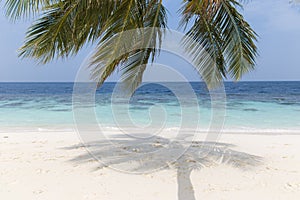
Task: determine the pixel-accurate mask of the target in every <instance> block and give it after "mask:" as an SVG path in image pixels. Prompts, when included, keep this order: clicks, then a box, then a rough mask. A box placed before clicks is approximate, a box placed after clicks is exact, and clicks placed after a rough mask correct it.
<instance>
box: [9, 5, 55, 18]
mask: <svg viewBox="0 0 300 200" xmlns="http://www.w3.org/2000/svg"><path fill="white" fill-rule="evenodd" d="M58 1H59V0H7V1H6V3H5V7H6V15H7V16H8V17H10V18H11V19H12V20H16V19H19V18H21V17H25V18H27V17H30V16H31V15H34V14H35V13H38V12H39V11H41V9H42V8H43V7H46V6H49V5H50V4H52V3H55V2H58Z"/></svg>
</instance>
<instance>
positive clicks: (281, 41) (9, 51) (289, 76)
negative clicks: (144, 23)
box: [0, 0, 300, 82]
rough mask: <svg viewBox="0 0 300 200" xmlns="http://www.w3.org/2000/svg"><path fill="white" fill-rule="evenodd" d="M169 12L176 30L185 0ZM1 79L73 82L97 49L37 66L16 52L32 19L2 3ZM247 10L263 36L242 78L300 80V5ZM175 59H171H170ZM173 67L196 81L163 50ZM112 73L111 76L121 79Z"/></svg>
mask: <svg viewBox="0 0 300 200" xmlns="http://www.w3.org/2000/svg"><path fill="white" fill-rule="evenodd" d="M164 2H165V5H166V6H167V7H168V10H169V12H170V16H169V27H170V28H173V29H176V28H177V22H178V20H179V15H178V13H177V10H178V8H179V6H180V2H181V0H178V1H175V0H165V1H164ZM0 5H1V7H2V9H1V15H0V26H1V31H0V44H1V45H0V56H1V64H0V69H1V73H0V81H25V82H26V81H74V79H75V76H76V73H77V70H78V68H79V67H80V65H81V63H82V62H83V60H84V58H85V57H86V56H87V55H88V54H89V53H90V51H92V48H88V47H86V48H85V49H83V50H82V51H81V52H80V53H79V55H78V56H76V57H73V58H70V59H68V60H64V61H53V62H52V63H50V64H47V65H36V63H35V62H34V61H33V60H29V59H23V60H21V59H20V58H18V56H17V52H16V50H17V49H18V47H20V46H21V45H22V42H23V38H24V35H25V32H26V28H27V27H28V26H29V24H30V23H29V22H24V21H19V22H17V23H12V22H10V21H9V20H8V19H7V18H6V17H5V15H4V11H3V3H2V4H0ZM243 14H244V15H245V17H246V19H247V20H248V21H249V22H250V24H251V25H252V26H253V28H254V29H255V30H256V32H257V33H258V34H259V36H260V38H259V43H258V47H259V53H260V56H259V58H258V59H257V66H256V70H255V71H253V72H251V73H250V74H247V75H246V76H244V78H243V79H242V80H245V81H249V80H251V81H255V80H259V81H262V80H300V64H299V59H300V56H299V53H300V8H298V7H295V6H293V5H291V4H289V0H264V1H261V0H252V1H250V2H249V3H247V4H246V5H245V6H244V10H243ZM170 60H171V61H170ZM158 62H161V63H163V64H168V65H169V66H174V67H175V68H178V70H182V72H183V73H184V74H185V75H186V77H187V78H188V79H189V80H197V75H196V73H195V72H194V70H193V69H192V67H191V66H189V65H187V64H186V63H184V62H181V61H179V60H176V59H175V60H174V59H170V56H169V55H167V54H162V55H161V58H160V59H159V60H158ZM116 78H117V75H113V77H111V78H110V80H116Z"/></svg>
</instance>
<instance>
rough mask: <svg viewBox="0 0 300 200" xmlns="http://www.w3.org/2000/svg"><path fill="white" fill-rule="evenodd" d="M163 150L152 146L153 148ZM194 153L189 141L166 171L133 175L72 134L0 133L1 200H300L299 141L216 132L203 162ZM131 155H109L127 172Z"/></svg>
mask: <svg viewBox="0 0 300 200" xmlns="http://www.w3.org/2000/svg"><path fill="white" fill-rule="evenodd" d="M129 144H130V143H128V146H127V147H124V148H128V149H130V148H131V146H130V145H129ZM145 145H146V146H147V145H148V144H145ZM163 145H164V143H163V141H155V143H154V144H153V148H163V147H162V146H163ZM140 148H142V146H140ZM197 148H200V150H203V149H204V150H205V148H201V145H200V144H198V143H195V144H193V148H192V150H191V152H189V151H188V152H187V156H186V157H182V158H181V159H179V160H180V162H178V163H175V164H172V163H169V168H164V169H159V170H156V171H155V172H153V173H145V174H138V175H134V174H130V173H122V172H119V171H116V170H113V169H111V168H109V167H104V166H103V164H101V163H99V162H97V161H95V160H94V159H93V158H92V157H90V156H89V154H88V153H87V151H86V149H85V148H84V147H83V146H82V145H81V144H80V140H79V138H78V137H77V135H76V133H74V132H35V133H34V132H33V133H21V132H20V133H9V132H3V133H0V163H1V164H0V199H3V200H4V199H5V200H6V199H7V200H8V199H9V200H13V199H25V200H26V199H28V200H33V199H42V200H46V199H51V200H52V199H63V200H65V199H72V200H77V199H80V200H81V199H105V200H129V199H130V200H148V199H149V200H150V199H151V200H152V199H163V200H174V199H180V200H183V199H184V200H194V199H206V200H207V199H213V200H215V199H218V200H221V199H228V200H229V199H230V200H233V199H251V200H253V199H264V200H266V199H270V200H271V199H272V200H275V199H283V200H287V199H289V200H293V199H295V200H299V199H300V135H246V134H223V135H222V137H221V138H220V140H219V144H217V145H216V148H214V151H213V152H212V153H209V154H207V157H204V158H197V155H198V154H196V152H197V151H196V150H197ZM131 150H132V149H131ZM105 151H106V152H105ZM113 151H114V149H113V147H110V146H108V147H107V146H106V149H105V150H104V149H99V151H98V153H100V154H101V152H102V153H103V154H105V156H106V158H109V156H112V157H113V156H116V155H114V154H113ZM135 154H139V151H138V150H137V149H133V150H132V151H131V154H130V157H129V158H125V159H123V158H121V159H117V158H116V157H114V159H113V162H112V164H111V165H112V166H113V167H115V168H118V169H120V168H122V167H125V168H126V167H128V169H127V168H126V169H125V170H132V169H130V166H126V165H130V163H133V165H134V161H133V160H134V155H135ZM170 154H172V152H168V154H165V155H164V154H161V156H162V157H165V158H166V159H168V158H167V157H169V156H170ZM126 159H127V160H126ZM147 159H151V158H147ZM155 159H156V158H155ZM163 161H164V158H162V159H161V160H160V161H159V162H160V163H162V162H163ZM122 162H123V163H122ZM147 167H148V168H147ZM151 168H153V169H154V168H155V164H154V165H153V166H151V165H146V167H145V166H144V168H143V169H144V170H149V169H151ZM139 170H141V168H140V169H139ZM141 171H142V170H141Z"/></svg>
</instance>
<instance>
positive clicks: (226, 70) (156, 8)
mask: <svg viewBox="0 0 300 200" xmlns="http://www.w3.org/2000/svg"><path fill="white" fill-rule="evenodd" d="M243 2H244V1H242V0H240V1H239V0H182V7H181V8H179V11H180V12H181V15H182V19H181V23H180V24H179V27H180V28H182V29H183V30H184V31H185V34H186V35H187V36H189V37H191V38H193V40H194V41H196V42H197V43H199V44H200V45H201V46H202V47H204V48H205V50H206V52H208V53H209V55H210V57H211V58H212V59H211V60H212V61H208V60H206V58H202V57H201V54H199V52H198V51H197V50H195V49H194V48H193V47H190V46H189V45H190V44H189V42H188V41H185V42H184V45H185V47H186V50H187V51H188V53H190V54H191V55H192V56H193V57H194V60H195V61H196V67H197V70H198V72H199V73H200V74H201V75H202V78H203V79H204V80H205V81H206V82H207V83H210V82H213V83H217V82H220V81H221V80H223V79H224V78H227V77H230V78H233V79H234V80H239V79H240V78H241V77H242V75H243V74H245V73H247V72H249V71H250V70H252V69H253V68H254V66H255V58H256V56H257V47H256V45H255V42H256V39H257V35H256V33H255V32H254V31H253V29H252V28H251V26H250V25H249V24H248V23H247V22H246V21H245V19H244V18H243V16H242V15H241V14H240V12H239V10H240V9H241V8H242V5H241V3H243ZM166 10H167V8H165V6H164V2H163V1H162V0H92V1H91V0H6V14H7V16H9V17H10V18H11V19H13V20H17V19H19V18H24V17H25V18H28V17H34V19H35V21H34V22H33V24H32V25H31V26H30V27H29V29H28V31H27V33H26V38H25V43H24V45H23V46H22V47H21V48H20V49H19V55H20V56H21V57H29V58H34V59H36V60H37V61H38V62H39V63H48V62H49V61H51V60H53V59H57V58H68V57H69V56H71V55H76V54H77V53H78V51H79V50H80V49H81V48H82V47H83V46H84V45H85V44H87V43H98V45H97V47H96V48H97V49H96V53H95V55H94V56H93V57H92V60H91V65H93V69H92V78H93V79H95V80H96V81H97V82H98V83H99V85H101V84H102V83H103V82H104V81H105V80H106V79H107V78H108V77H109V76H110V75H111V74H112V73H113V72H114V71H116V70H117V69H118V70H119V72H120V74H121V77H123V80H124V81H125V82H126V83H127V84H128V85H130V86H131V87H130V90H135V89H136V87H138V85H139V84H140V83H141V81H142V76H143V72H144V70H145V68H146V66H147V65H146V64H147V63H151V62H153V61H154V59H155V58H156V57H157V56H158V52H159V50H158V49H159V47H160V45H161V42H162V39H163V35H164V31H163V30H164V29H159V28H166V27H167V11H166ZM147 27H156V28H158V29H153V31H152V32H151V33H150V37H147V41H146V42H147V43H148V46H149V47H151V48H144V49H138V50H134V51H132V52H128V53H126V54H124V55H122V56H120V57H119V58H118V59H114V60H112V61H111V62H103V60H106V59H108V57H109V55H113V54H114V53H115V51H117V50H118V43H116V44H114V45H115V48H109V49H108V48H107V45H103V44H104V43H105V42H107V41H109V40H110V39H111V38H113V37H114V36H115V35H116V34H117V33H122V32H124V31H127V30H131V29H141V28H147ZM147 34H148V33H147ZM120 40H121V39H120ZM136 42H138V41H136ZM131 45H135V44H131ZM108 51H109V52H110V53H109V54H108V53H107V52H108ZM203 60H204V61H205V62H204V61H203Z"/></svg>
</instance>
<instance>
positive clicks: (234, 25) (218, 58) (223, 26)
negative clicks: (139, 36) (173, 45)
mask: <svg viewBox="0 0 300 200" xmlns="http://www.w3.org/2000/svg"><path fill="white" fill-rule="evenodd" d="M237 7H241V5H240V4H239V3H238V2H237V1H235V0H214V1H209V2H208V1H204V0H194V1H185V2H184V5H183V8H182V9H181V12H182V14H183V18H182V21H181V26H185V27H187V26H188V23H189V22H190V21H191V20H192V19H194V23H193V24H192V26H191V28H190V29H189V30H188V32H187V36H188V37H187V38H186V39H185V40H184V42H183V44H184V46H185V48H186V50H187V51H188V52H189V53H190V54H191V55H192V56H193V58H194V63H195V66H197V69H198V72H199V74H200V75H201V77H202V78H203V80H204V81H205V82H206V83H207V84H208V86H209V87H215V86H217V85H218V84H219V83H220V81H222V79H223V78H226V77H227V75H229V76H230V77H231V78H233V79H235V80H239V79H240V78H241V77H242V75H243V74H245V73H246V72H248V71H250V70H252V69H253V68H254V65H255V58H256V56H257V48H256V45H255V41H256V33H255V32H254V31H253V30H252V28H251V27H250V25H249V24H248V23H247V22H246V21H245V20H244V19H243V17H242V15H241V14H240V13H239V12H238V11H237ZM191 38H192V39H191ZM193 42H197V43H198V44H199V45H196V46H195V45H193Z"/></svg>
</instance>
